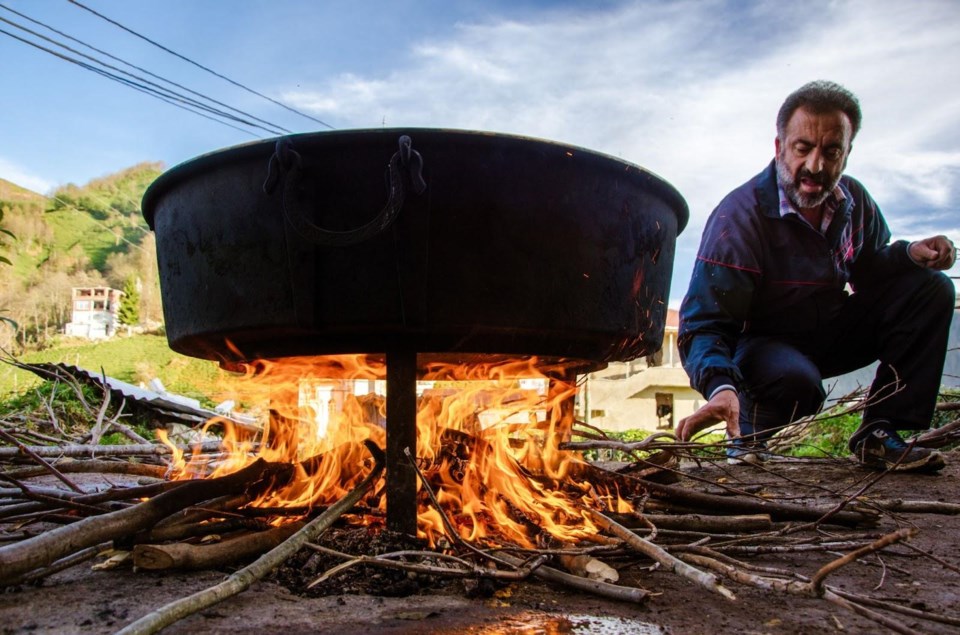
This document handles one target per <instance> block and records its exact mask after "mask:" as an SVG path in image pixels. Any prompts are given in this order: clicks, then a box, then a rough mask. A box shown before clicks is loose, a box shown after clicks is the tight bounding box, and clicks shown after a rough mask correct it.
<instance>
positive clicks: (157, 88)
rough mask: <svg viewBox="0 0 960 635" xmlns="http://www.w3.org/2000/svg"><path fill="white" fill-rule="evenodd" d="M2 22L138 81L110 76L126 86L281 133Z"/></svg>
mask: <svg viewBox="0 0 960 635" xmlns="http://www.w3.org/2000/svg"><path fill="white" fill-rule="evenodd" d="M0 6H2V5H0ZM0 22H4V23H6V24H9V25H11V26H13V27H15V28H18V29H20V30H21V31H25V32H27V33H29V34H30V35H32V36H34V37H37V38H40V39H41V40H44V41H46V42H50V43H51V44H53V45H55V46H59V47H60V48H62V49H64V50H66V51H69V52H71V53H73V54H75V55H79V56H80V57H83V58H86V59H88V60H90V61H92V62H94V63H95V64H99V65H100V66H102V67H104V68H108V69H111V70H114V71H117V72H118V73H122V74H123V75H126V76H127V77H130V78H133V79H134V80H137V81H136V82H130V81H129V80H127V79H124V78H120V77H119V76H117V75H113V74H112V73H110V74H109V76H110V77H111V78H118V79H120V80H122V81H123V83H126V84H128V85H130V84H131V83H132V84H136V86H137V87H139V88H141V89H144V90H146V91H148V92H149V93H152V94H155V95H157V96H163V97H166V98H169V99H172V100H175V101H178V102H181V103H183V104H187V105H190V106H193V107H195V108H199V109H200V110H204V111H206V112H209V113H211V114H213V115H216V116H219V117H223V118H225V119H229V120H232V121H235V122H237V123H240V124H243V125H246V126H250V127H252V128H260V129H261V130H265V131H266V132H269V133H270V134H279V133H280V132H279V131H278V130H276V129H274V128H266V127H264V126H261V125H259V124H256V123H253V122H251V121H247V120H245V119H242V118H240V117H237V116H236V115H232V114H230V113H228V112H225V111H223V110H220V109H218V108H214V107H212V106H209V105H207V104H205V103H203V102H200V101H197V100H196V99H193V98H191V97H187V96H185V95H182V94H180V93H177V92H176V91H173V90H170V89H168V88H166V87H164V86H161V85H160V84H157V83H156V82H152V81H150V80H148V79H144V78H143V77H140V76H138V75H134V74H133V73H128V72H127V71H125V70H123V69H120V68H117V67H116V66H113V65H111V64H107V63H106V62H103V61H101V60H98V59H97V58H95V57H92V56H90V55H87V54H86V53H81V52H80V51H78V50H76V49H73V48H71V47H69V46H67V45H66V44H63V43H62V42H58V41H56V40H55V39H53V38H49V37H47V36H45V35H42V34H40V33H37V32H36V31H33V30H31V29H28V28H27V27H25V26H23V25H21V24H17V23H16V22H13V21H11V20H8V19H6V18H3V17H0ZM40 48H42V47H40ZM43 50H48V49H43Z"/></svg>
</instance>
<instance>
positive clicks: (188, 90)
mask: <svg viewBox="0 0 960 635" xmlns="http://www.w3.org/2000/svg"><path fill="white" fill-rule="evenodd" d="M0 8H2V9H6V10H7V11H9V12H10V13H13V14H15V15H18V16H20V17H21V18H23V19H25V20H28V21H30V22H31V23H33V24H36V25H39V26H42V27H43V28H45V29H48V30H49V31H52V32H53V33H56V34H57V35H60V36H62V37H65V38H67V39H68V40H70V41H72V42H76V43H77V44H80V45H82V46H85V47H87V48H88V49H90V50H92V51H95V52H97V53H99V54H101V55H104V56H106V57H108V58H110V59H112V60H115V61H117V62H120V63H121V64H125V65H126V66H128V67H130V68H133V69H136V70H138V71H140V72H141V73H145V74H147V75H149V76H150V77H154V78H156V79H159V80H160V81H163V82H166V83H168V84H170V85H171V86H176V87H177V88H180V89H183V90H185V91H187V92H188V93H190V94H193V95H196V96H198V97H200V98H202V99H206V100H207V101H209V102H212V103H214V104H217V105H219V106H223V107H224V108H227V109H229V110H232V111H233V112H236V113H239V114H241V115H243V116H245V117H248V118H250V119H253V120H255V121H259V122H261V123H263V124H266V125H268V126H270V127H271V128H273V129H275V130H269V132H271V133H273V134H279V133H280V132H285V133H288V134H289V133H290V132H291V131H290V130H288V129H286V128H284V127H283V126H280V125H277V124H275V123H272V122H270V121H267V120H265V119H261V118H260V117H257V116H255V115H252V114H250V113H248V112H245V111H243V110H240V109H239V108H234V107H233V106H230V105H229V104H225V103H223V102H222V101H218V100H216V99H214V98H213V97H210V96H209V95H204V94H203V93H199V92H197V91H195V90H192V89H190V88H187V87H186V86H183V85H182V84H178V83H177V82H175V81H173V80H171V79H167V78H166V77H162V76H160V75H157V74H156V73H152V72H150V71H149V70H147V69H145V68H142V67H140V66H137V65H136V64H132V63H130V62H128V61H126V60H124V59H122V58H120V57H117V56H116V55H112V54H110V53H108V52H107V51H104V50H102V49H99V48H97V47H95V46H93V45H91V44H88V43H87V42H84V41H83V40H80V39H77V38H75V37H73V36H71V35H70V34H68V33H64V32H63V31H60V30H58V29H56V28H54V27H52V26H50V25H49V24H46V23H45V22H41V21H40V20H36V19H34V18H31V17H30V16H28V15H26V14H24V13H21V12H19V11H16V10H14V9H11V8H10V7H8V6H6V5H4V4H2V3H0ZM0 20H3V18H0ZM3 21H4V22H7V23H8V24H11V25H13V26H16V27H17V28H20V29H22V30H25V31H27V32H28V33H32V34H33V35H35V36H36V37H39V38H42V39H44V40H46V41H48V42H51V43H53V44H56V45H57V46H60V47H62V48H65V49H66V50H68V51H71V52H74V53H77V54H78V55H83V54H82V53H80V52H78V51H74V50H73V49H71V48H69V47H67V46H65V45H63V44H62V43H60V42H56V41H55V40H52V39H50V38H47V37H44V36H43V35H40V34H38V33H34V32H33V31H30V30H29V29H26V28H24V27H23V26H21V25H18V24H15V23H13V22H10V21H9V20H3ZM83 57H86V58H87V59H90V60H93V61H95V62H96V63H98V64H101V65H103V66H106V67H107V68H115V67H112V66H110V65H107V64H104V63H103V62H102V61H100V60H97V59H95V58H93V57H90V56H88V55H83ZM115 70H117V71H119V72H124V71H121V70H120V69H115ZM124 73H125V72H124ZM125 74H126V73H125ZM131 76H133V75H131ZM138 79H141V80H142V78H138ZM143 81H147V80H143ZM154 85H155V84H154Z"/></svg>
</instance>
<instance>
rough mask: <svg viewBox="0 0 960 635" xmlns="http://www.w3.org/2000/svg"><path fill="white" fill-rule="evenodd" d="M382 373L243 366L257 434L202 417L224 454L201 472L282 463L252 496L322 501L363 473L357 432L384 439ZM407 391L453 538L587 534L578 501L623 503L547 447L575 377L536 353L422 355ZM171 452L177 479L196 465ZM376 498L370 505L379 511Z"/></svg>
mask: <svg viewBox="0 0 960 635" xmlns="http://www.w3.org/2000/svg"><path fill="white" fill-rule="evenodd" d="M385 370H386V368H385V365H384V364H383V362H382V361H378V360H376V359H373V358H367V357H365V356H330V357H319V358H318V357H312V358H306V357H297V358H285V359H281V360H272V361H267V360H259V361H256V362H252V363H250V364H248V365H247V366H246V376H245V378H244V380H243V382H242V385H243V388H244V391H243V393H244V395H243V401H244V402H245V403H252V404H258V405H260V407H262V408H265V409H267V410H268V411H269V413H270V414H269V420H268V421H267V423H266V424H265V425H264V429H263V432H262V433H261V434H260V435H259V438H258V439H255V438H253V436H252V435H250V434H249V433H247V434H246V435H245V434H244V431H243V430H241V429H240V428H238V427H236V426H234V425H232V424H231V422H230V421H229V420H211V421H210V422H208V423H207V426H206V427H211V426H214V425H219V426H222V427H223V428H224V429H225V437H224V445H225V447H226V448H227V455H226V458H224V459H223V460H222V461H220V462H219V463H218V464H217V465H216V466H214V468H213V469H212V471H211V470H210V469H209V467H206V471H207V473H208V474H209V475H210V476H221V475H224V474H229V473H232V472H235V471H237V470H239V469H241V468H243V467H245V466H246V465H248V464H249V463H251V462H253V461H254V460H256V459H257V458H263V459H265V460H267V461H275V462H288V463H293V464H294V465H295V472H296V476H295V478H294V479H293V480H292V481H291V482H290V483H289V484H288V485H285V486H283V487H279V488H277V489H274V490H271V491H270V492H268V493H266V494H264V495H263V496H261V497H260V499H258V500H257V501H255V502H254V503H253V505H256V506H262V507H294V506H297V507H299V506H304V507H311V506H325V505H329V504H332V503H333V502H335V501H337V500H338V499H339V498H341V497H342V496H343V495H344V494H346V492H347V491H349V490H350V489H351V488H352V487H353V486H354V485H355V484H356V483H357V482H358V481H359V480H360V479H361V478H363V475H364V474H365V473H366V471H367V468H365V467H364V462H365V461H366V460H367V459H368V454H367V452H366V450H365V449H364V447H363V445H362V441H364V440H365V439H371V440H372V441H374V442H375V443H377V444H378V445H379V446H380V447H383V446H384V445H385V442H386V431H385V425H386V413H385V399H384V397H385V394H386V382H385V379H384V377H385ZM417 392H418V398H419V401H418V403H419V406H418V412H417V452H416V456H417V461H418V465H419V466H420V468H421V471H422V472H423V474H424V478H425V479H426V480H427V482H428V484H429V486H430V488H431V489H432V490H433V491H434V492H435V494H436V496H437V499H438V501H439V503H440V506H441V507H442V508H443V510H444V514H445V515H446V516H447V517H448V518H449V519H450V520H451V521H452V523H453V525H454V526H455V528H456V531H457V532H458V533H459V534H460V536H461V537H462V538H464V539H467V540H471V541H477V540H483V539H487V540H490V541H494V542H496V541H511V542H515V543H517V544H521V545H524V546H535V544H536V541H537V539H538V537H540V536H546V535H549V536H552V537H554V538H557V539H560V540H563V541H567V542H573V541H577V540H582V539H585V538H590V537H591V536H594V535H595V534H596V533H597V532H598V528H597V527H596V525H595V524H594V523H593V522H592V521H591V520H590V518H589V514H588V513H586V511H585V508H587V507H590V508H594V509H604V508H607V507H613V508H615V509H617V511H621V512H626V511H630V510H631V509H632V508H631V506H630V504H629V503H628V502H627V501H625V500H622V499H621V498H620V497H619V496H618V495H617V493H616V492H607V491H602V490H600V489H599V488H598V487H597V486H596V485H594V484H592V483H590V482H586V480H583V481H580V480H578V472H580V471H582V470H579V469H578V467H579V466H582V465H583V459H582V458H581V457H580V456H579V455H578V454H576V453H574V452H569V451H564V450H561V449H560V447H559V446H560V443H562V442H563V441H565V440H567V439H568V438H569V436H570V431H571V429H572V426H573V412H572V408H571V407H570V404H572V399H573V397H574V395H575V393H576V386H575V385H572V384H570V383H567V382H564V381H560V380H558V379H556V378H551V377H549V376H548V375H547V374H544V372H543V371H542V370H541V369H540V368H538V360H536V359H530V360H522V361H510V362H499V363H493V362H489V363H482V364H473V365H469V366H466V365H452V364H443V363H433V364H429V365H427V368H426V369H425V372H424V374H423V377H422V379H421V381H419V382H418V388H417ZM164 442H166V440H165V439H164ZM174 461H175V462H174V468H175V472H176V474H177V477H178V478H190V475H191V474H195V473H200V472H203V470H204V469H205V465H204V464H202V463H203V461H202V459H201V458H200V457H199V456H197V455H195V456H194V457H192V458H191V459H190V460H189V461H187V460H185V459H184V458H183V457H182V456H176V455H175V457H174ZM382 485H383V484H382V483H381V487H378V488H377V491H382ZM419 487H420V490H419V493H420V494H421V496H420V500H421V505H420V509H419V512H418V533H419V534H420V536H421V537H424V538H427V539H428V540H430V541H431V543H434V542H435V541H436V540H437V539H438V538H439V537H440V536H442V535H444V534H445V533H446V530H445V528H444V525H443V522H442V517H441V516H440V514H439V512H438V511H437V510H436V509H434V508H433V507H432V506H431V505H430V504H429V500H428V497H427V495H426V492H425V490H424V486H423V483H422V482H421V483H419ZM384 499H385V497H381V498H380V500H379V501H375V503H374V504H376V505H377V506H378V507H379V508H380V509H381V510H382V509H384V508H385V500H384ZM368 500H370V499H368Z"/></svg>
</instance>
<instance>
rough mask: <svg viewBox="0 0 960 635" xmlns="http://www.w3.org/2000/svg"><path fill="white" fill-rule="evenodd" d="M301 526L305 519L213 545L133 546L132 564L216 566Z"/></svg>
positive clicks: (270, 546) (252, 552)
mask: <svg viewBox="0 0 960 635" xmlns="http://www.w3.org/2000/svg"><path fill="white" fill-rule="evenodd" d="M301 527H303V523H302V522H295V523H287V524H286V525H281V526H279V527H272V528H270V529H268V530H266V531H259V532H256V533H249V534H246V535H243V536H238V537H236V538H231V539H230V540H225V541H223V542H217V543H212V544H199V545H196V544H191V543H186V542H178V543H174V544H171V545H137V546H135V547H134V548H133V566H135V567H140V568H143V569H185V570H203V569H213V568H216V567H221V566H223V565H227V564H232V563H234V562H238V561H240V560H246V559H247V558H250V557H252V556H256V555H259V554H261V553H264V552H265V551H269V550H270V549H273V548H274V547H276V546H277V545H279V544H280V543H281V542H283V541H284V540H286V539H287V538H289V537H290V536H292V535H293V534H294V533H295V532H297V531H299V530H300V528H301Z"/></svg>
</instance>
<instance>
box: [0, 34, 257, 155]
mask: <svg viewBox="0 0 960 635" xmlns="http://www.w3.org/2000/svg"><path fill="white" fill-rule="evenodd" d="M0 33H2V34H4V35H6V36H8V37H11V38H13V39H15V40H17V41H19V42H23V43H24V44H27V45H29V46H32V47H34V48H37V49H40V50H41V51H44V52H45V53H49V54H50V55H53V56H54V57H57V58H59V59H61V60H64V61H66V62H70V63H71V64H76V65H77V66H80V67H81V68H84V69H86V70H88V71H90V72H92V73H96V74H98V75H100V76H102V77H106V78H107V79H112V80H113V81H115V82H119V83H121V84H123V85H125V86H127V87H129V88H133V89H134V90H138V91H140V92H142V93H145V94H147V95H150V96H151V97H155V98H157V99H159V100H161V101H164V102H166V103H168V104H170V105H171V106H176V107H177V108H182V109H183V110H186V111H188V112H192V113H193V114H195V115H199V116H201V117H204V118H206V119H209V120H211V121H216V122H217V123H219V124H222V125H224V126H228V127H230V128H233V129H234V130H239V131H240V132H245V133H247V134H249V135H251V136H254V137H260V135H257V134H254V133H253V132H250V131H249V130H245V129H243V128H240V127H239V126H234V125H233V124H230V123H227V122H226V121H223V120H221V119H217V118H216V117H211V116H210V115H206V114H204V113H202V112H198V111H197V110H195V109H193V108H190V107H189V106H186V105H184V104H182V103H177V101H183V100H182V99H180V100H174V99H171V98H169V97H167V96H165V95H163V94H162V93H160V92H159V91H157V90H154V89H151V88H149V87H147V86H144V85H142V84H138V83H137V82H134V81H131V80H129V79H125V78H123V77H120V76H119V75H115V74H113V73H110V72H108V71H105V70H103V69H100V68H97V67H95V66H91V65H90V64H87V63H86V62H81V61H80V60H78V59H74V58H72V57H70V56H68V55H64V54H62V53H58V52H57V51H54V50H53V49H49V48H47V47H45V46H41V45H39V44H37V43H36V42H31V41H30V40H27V39H25V38H22V37H20V36H19V35H15V34H13V33H11V32H9V31H6V30H4V29H0ZM231 118H233V119H235V117H232V116H231Z"/></svg>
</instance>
